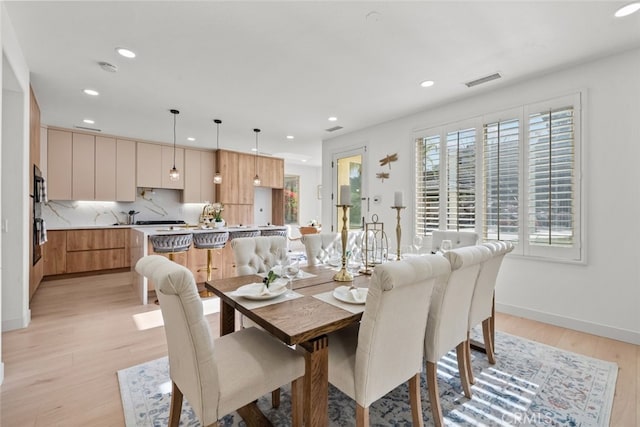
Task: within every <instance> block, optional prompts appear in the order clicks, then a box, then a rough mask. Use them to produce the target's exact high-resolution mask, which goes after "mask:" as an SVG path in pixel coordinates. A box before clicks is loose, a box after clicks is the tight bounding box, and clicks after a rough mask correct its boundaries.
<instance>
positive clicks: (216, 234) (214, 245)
mask: <svg viewBox="0 0 640 427" xmlns="http://www.w3.org/2000/svg"><path fill="white" fill-rule="evenodd" d="M227 240H229V232H228V231H222V232H220V231H211V232H209V231H207V232H198V233H194V234H193V246H195V247H196V248H197V249H206V250H207V268H206V271H207V280H208V281H209V280H211V272H212V271H213V250H214V249H222V248H224V245H225V244H226V243H227ZM202 270H203V269H202V268H201V269H199V270H198V271H202Z"/></svg>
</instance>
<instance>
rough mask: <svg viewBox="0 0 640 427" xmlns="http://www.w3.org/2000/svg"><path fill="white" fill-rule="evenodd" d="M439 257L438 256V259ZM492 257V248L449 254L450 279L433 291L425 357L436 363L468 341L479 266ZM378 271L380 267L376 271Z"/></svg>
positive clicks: (446, 255) (451, 251) (464, 248)
mask: <svg viewBox="0 0 640 427" xmlns="http://www.w3.org/2000/svg"><path fill="white" fill-rule="evenodd" d="M436 256H437V255H436ZM490 256H491V251H490V250H489V248H487V247H484V246H468V247H463V248H458V249H453V250H450V251H447V253H446V254H445V256H444V258H446V259H447V260H448V261H449V263H450V265H451V275H450V276H449V280H447V282H446V283H440V284H439V285H440V286H437V287H436V288H435V289H434V290H433V295H432V297H431V305H430V310H429V320H428V321H427V334H426V337H425V341H424V345H425V357H426V359H427V361H428V362H433V363H435V362H437V361H438V360H439V359H440V358H441V357H442V356H443V355H445V354H446V353H447V352H448V351H450V350H452V349H453V348H455V347H456V346H457V345H458V344H459V343H461V342H463V341H465V340H466V339H467V327H468V323H469V308H470V306H471V296H472V295H473V290H474V288H475V284H476V279H477V278H478V273H479V272H480V265H481V264H482V263H483V262H484V261H485V260H487V259H489V257H490ZM376 268H378V267H376Z"/></svg>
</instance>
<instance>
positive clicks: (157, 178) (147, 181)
mask: <svg viewBox="0 0 640 427" xmlns="http://www.w3.org/2000/svg"><path fill="white" fill-rule="evenodd" d="M136 164H137V168H136V185H137V186H138V187H147V188H171V189H178V190H182V189H183V188H184V172H185V171H184V149H183V148H176V168H177V169H178V171H180V179H179V180H177V181H171V180H170V179H169V170H171V168H172V167H173V146H171V147H169V146H165V145H159V144H151V143H148V142H138V143H137V159H136Z"/></svg>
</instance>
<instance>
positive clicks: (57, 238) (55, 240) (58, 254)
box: [42, 230, 67, 276]
mask: <svg viewBox="0 0 640 427" xmlns="http://www.w3.org/2000/svg"><path fill="white" fill-rule="evenodd" d="M42 259H43V261H44V272H43V274H44V275H45V276H52V275H56V274H64V273H66V272H67V232H66V231H65V230H50V231H48V232H47V243H45V244H44V245H43V247H42Z"/></svg>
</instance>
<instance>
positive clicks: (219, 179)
mask: <svg viewBox="0 0 640 427" xmlns="http://www.w3.org/2000/svg"><path fill="white" fill-rule="evenodd" d="M213 122H214V123H215V124H216V150H217V151H220V123H222V120H218V119H215V120H214V121H213ZM218 158H219V157H218ZM213 183H214V184H222V175H220V167H219V166H218V162H216V174H215V175H214V177H213Z"/></svg>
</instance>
